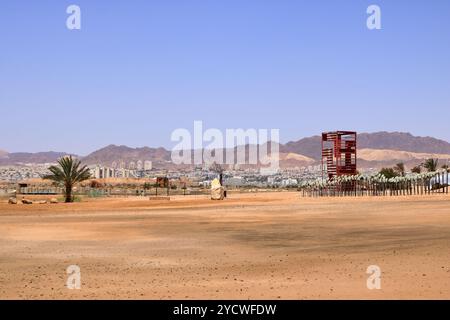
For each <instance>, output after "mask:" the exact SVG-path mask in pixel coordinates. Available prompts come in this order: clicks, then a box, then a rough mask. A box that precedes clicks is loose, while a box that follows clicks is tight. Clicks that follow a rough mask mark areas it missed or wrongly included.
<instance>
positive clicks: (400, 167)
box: [394, 162, 405, 177]
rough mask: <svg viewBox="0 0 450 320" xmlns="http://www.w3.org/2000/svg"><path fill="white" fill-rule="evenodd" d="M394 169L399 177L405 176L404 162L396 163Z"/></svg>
mask: <svg viewBox="0 0 450 320" xmlns="http://www.w3.org/2000/svg"><path fill="white" fill-rule="evenodd" d="M394 171H395V172H397V173H398V174H399V175H400V176H401V177H404V176H405V164H404V163H403V162H400V163H397V164H396V165H395V167H394Z"/></svg>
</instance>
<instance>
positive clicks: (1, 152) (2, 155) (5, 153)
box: [0, 150, 8, 159]
mask: <svg viewBox="0 0 450 320" xmlns="http://www.w3.org/2000/svg"><path fill="white" fill-rule="evenodd" d="M7 155H8V152H6V151H4V150H0V159H2V158H5V157H6V156H7Z"/></svg>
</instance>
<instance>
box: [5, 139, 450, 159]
mask: <svg viewBox="0 0 450 320" xmlns="http://www.w3.org/2000/svg"><path fill="white" fill-rule="evenodd" d="M279 147H280V164H281V167H301V166H308V165H314V164H318V163H319V162H320V158H321V137H320V136H312V137H307V138H303V139H300V140H297V141H290V142H288V143H285V144H280V146H279ZM67 154H68V153H66V152H38V153H26V152H17V153H8V152H6V151H2V150H0V165H17V164H24V163H51V162H55V161H56V160H57V159H58V158H60V157H62V156H64V155H67ZM430 157H434V158H439V159H441V160H443V161H449V160H450V143H449V142H447V141H444V140H440V139H436V138H433V137H418V136H413V135H412V134H410V133H404V132H376V133H361V134H358V161H359V162H358V166H359V167H362V168H379V167H382V166H390V165H394V164H395V163H397V162H404V163H405V164H406V165H407V167H411V166H414V165H417V164H418V163H420V162H422V161H423V160H424V159H426V158H430ZM80 158H81V159H82V161H83V163H85V164H88V165H94V164H102V165H108V166H109V165H112V164H113V162H118V161H119V162H122V161H123V162H124V163H130V162H132V161H134V162H136V161H138V160H141V161H145V160H150V161H152V163H153V167H155V168H173V167H174V166H175V165H174V164H173V163H171V161H170V160H171V151H170V150H167V149H165V148H162V147H160V148H150V147H141V148H131V147H127V146H123V145H122V146H117V145H113V144H111V145H109V146H106V147H104V148H101V149H99V150H96V151H94V152H92V153H90V154H89V155H87V156H85V157H80Z"/></svg>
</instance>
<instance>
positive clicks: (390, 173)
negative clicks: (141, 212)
mask: <svg viewBox="0 0 450 320" xmlns="http://www.w3.org/2000/svg"><path fill="white" fill-rule="evenodd" d="M379 174H380V175H382V176H384V177H386V178H387V179H391V178H395V177H398V173H397V171H395V170H394V169H393V168H382V169H381V170H380V172H379Z"/></svg>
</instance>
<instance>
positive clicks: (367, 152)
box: [358, 149, 450, 161]
mask: <svg viewBox="0 0 450 320" xmlns="http://www.w3.org/2000/svg"><path fill="white" fill-rule="evenodd" d="M358 158H359V159H362V160H366V161H390V160H399V161H411V160H424V159H429V158H438V159H450V154H438V153H417V152H409V151H396V150H381V149H361V150H358Z"/></svg>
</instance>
